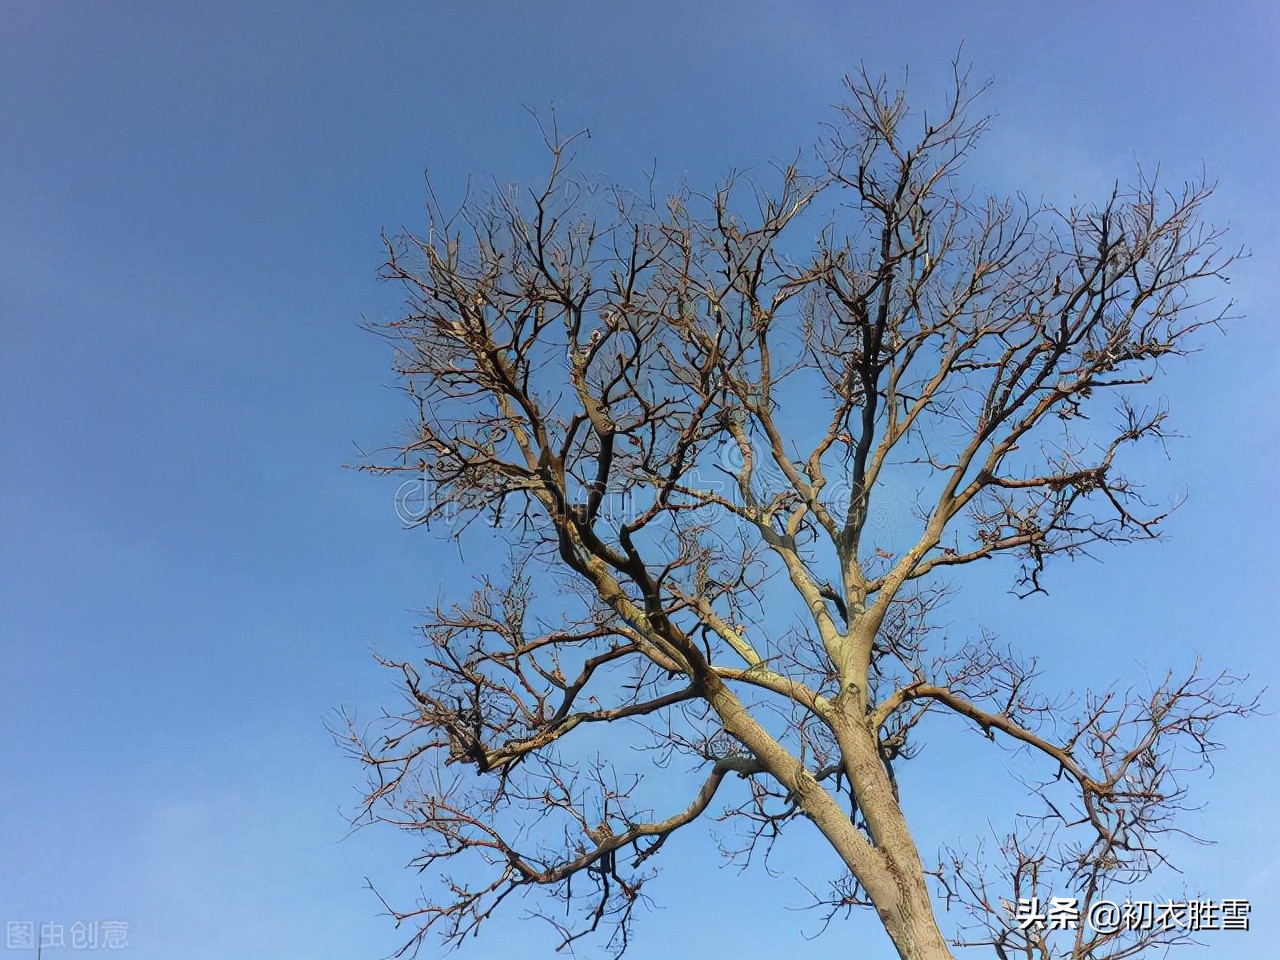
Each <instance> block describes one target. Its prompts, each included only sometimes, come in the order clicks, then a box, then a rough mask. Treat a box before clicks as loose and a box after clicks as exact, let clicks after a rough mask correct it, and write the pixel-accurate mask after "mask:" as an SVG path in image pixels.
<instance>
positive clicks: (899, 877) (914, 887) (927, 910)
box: [838, 720, 953, 960]
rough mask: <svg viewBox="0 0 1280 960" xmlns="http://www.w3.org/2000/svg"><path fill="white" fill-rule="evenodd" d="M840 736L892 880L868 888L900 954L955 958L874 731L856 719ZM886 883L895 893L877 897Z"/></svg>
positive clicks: (915, 958)
mask: <svg viewBox="0 0 1280 960" xmlns="http://www.w3.org/2000/svg"><path fill="white" fill-rule="evenodd" d="M838 736H839V739H840V745H841V747H842V749H843V752H844V757H845V768H846V771H847V773H848V776H849V781H850V783H851V784H852V786H853V791H854V795H855V796H856V797H857V801H858V808H859V810H860V811H861V812H862V816H863V819H864V820H865V821H866V823H867V827H868V828H869V830H870V832H871V839H872V842H873V844H874V845H875V848H876V850H877V851H878V852H879V854H880V857H881V864H882V867H883V869H884V871H885V872H886V873H887V874H888V878H889V880H890V881H891V882H890V883H889V884H887V885H886V884H877V885H876V886H875V887H872V886H871V885H869V884H866V883H864V884H863V886H864V887H865V888H866V889H867V892H868V894H869V895H870V896H871V899H872V901H873V902H874V903H875V906H876V912H877V913H878V914H879V916H880V919H881V921H882V922H883V924H884V927H885V930H886V931H887V932H888V934H889V938H890V939H891V940H892V941H893V945H894V946H895V947H896V948H897V951H898V956H899V957H900V958H901V960H953V957H952V954H951V950H950V947H949V946H948V944H947V941H946V938H945V937H944V936H943V934H942V931H941V930H940V929H939V928H938V922H937V920H936V918H935V916H934V912H933V898H932V897H931V896H930V895H929V887H928V883H927V882H926V880H925V875H924V864H923V862H922V861H921V859H920V853H919V850H918V849H917V848H916V844H915V840H914V839H913V838H912V836H911V831H910V829H909V828H908V826H907V820H906V817H905V816H904V815H903V813H902V807H901V806H900V805H899V803H898V798H897V795H896V792H895V790H894V786H893V783H892V781H891V780H890V779H889V774H888V771H887V770H886V768H885V765H884V762H883V760H881V758H880V750H879V744H878V742H877V737H876V733H875V731H873V730H871V729H869V727H868V725H867V724H866V722H865V721H863V722H859V721H857V720H854V721H851V722H849V723H848V724H847V725H844V728H843V729H841V730H840V731H839V733H838ZM855 875H856V874H855ZM858 879H859V880H862V878H861V877H859V878H858ZM886 887H888V889H889V891H890V895H889V896H888V897H885V896H883V894H881V895H880V896H877V893H879V892H880V891H883V890H884V889H885V888H886Z"/></svg>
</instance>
